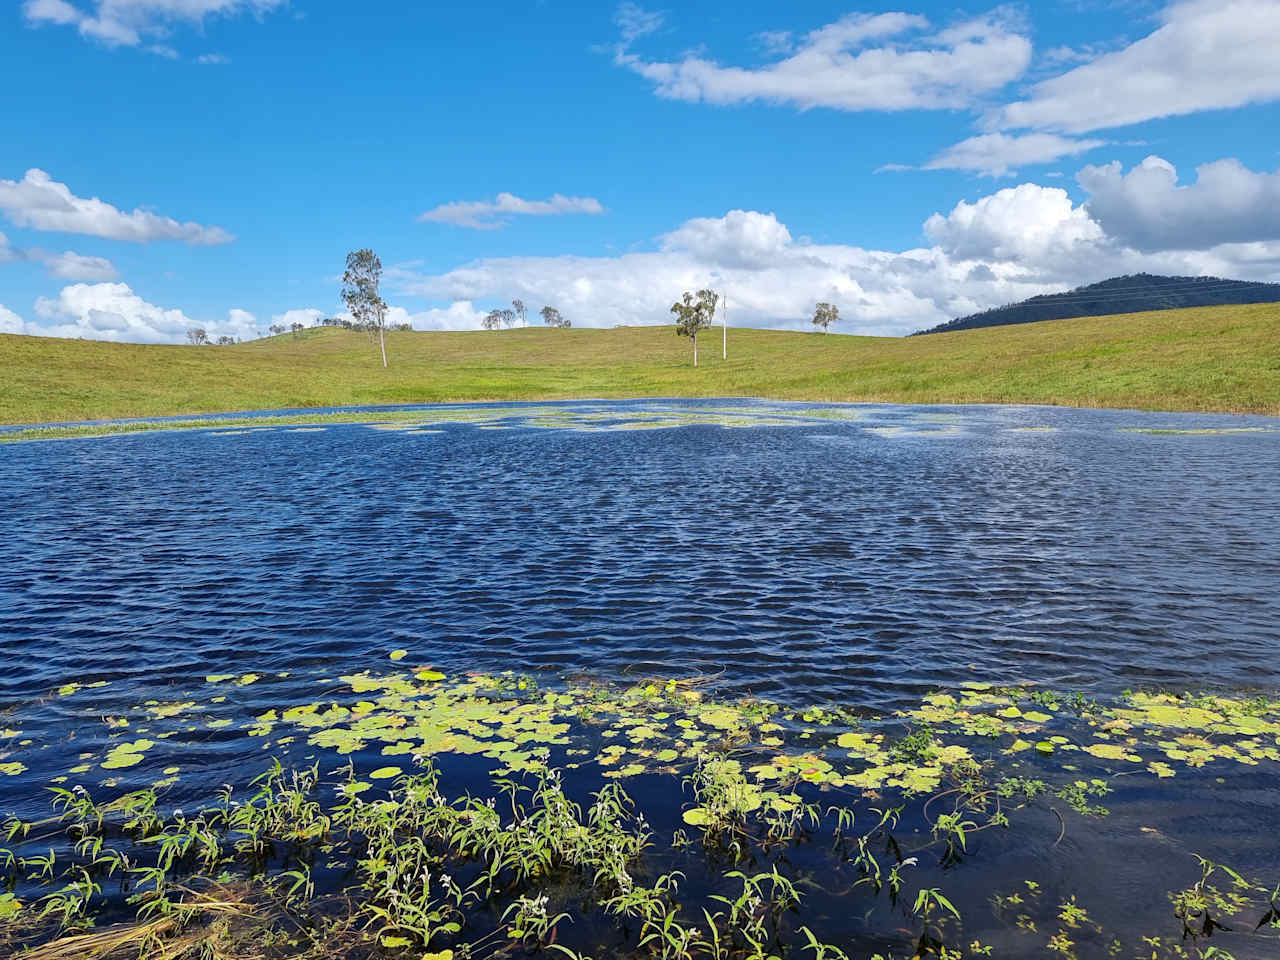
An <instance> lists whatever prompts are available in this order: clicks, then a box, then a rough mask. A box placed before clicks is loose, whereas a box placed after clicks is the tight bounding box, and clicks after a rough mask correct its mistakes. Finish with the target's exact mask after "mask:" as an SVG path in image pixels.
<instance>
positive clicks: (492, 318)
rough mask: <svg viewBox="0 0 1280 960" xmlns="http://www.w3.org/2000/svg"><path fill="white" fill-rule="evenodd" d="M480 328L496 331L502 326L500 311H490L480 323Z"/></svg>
mask: <svg viewBox="0 0 1280 960" xmlns="http://www.w3.org/2000/svg"><path fill="white" fill-rule="evenodd" d="M480 326H482V327H484V328H485V329H486V330H497V329H498V328H499V327H501V326H502V311H501V310H497V309H495V310H490V311H489V315H488V316H486V317H485V318H484V319H483V320H481V321H480Z"/></svg>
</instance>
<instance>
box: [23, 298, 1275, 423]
mask: <svg viewBox="0 0 1280 960" xmlns="http://www.w3.org/2000/svg"><path fill="white" fill-rule="evenodd" d="M671 329H672V328H671V327H632V328H617V329H611V330H600V329H594V330H593V329H579V328H577V327H574V328H573V329H571V330H559V329H556V330H552V329H535V328H532V327H530V328H523V329H515V330H506V331H503V332H501V333H499V334H485V333H482V332H475V333H420V332H408V331H392V332H389V333H388V334H387V348H388V350H389V351H391V353H392V354H394V356H395V360H396V362H395V363H394V364H393V365H392V366H391V367H390V368H388V369H385V370H384V369H382V368H381V367H379V366H376V365H375V364H374V363H373V362H372V361H374V359H375V357H376V348H375V347H374V346H373V345H371V344H370V342H369V338H368V337H367V336H366V335H364V334H362V333H358V332H355V331H349V330H342V329H340V328H336V327H321V328H314V329H308V330H303V331H300V332H298V333H297V334H296V335H294V334H285V335H282V336H276V337H273V338H269V339H265V340H259V341H254V342H251V343H243V344H236V345H233V346H230V347H226V348H223V349H219V350H206V349H204V348H195V347H185V346H149V345H140V344H115V343H97V342H90V341H78V340H58V339H49V338H38V337H21V336H11V335H0V368H3V369H4V370H5V383H4V385H3V387H0V423H8V424H16V423H53V422H65V421H72V420H77V421H78V420H95V419H105V418H120V417H148V416H167V415H178V414H192V413H222V412H227V411H234V410H263V409H293V408H306V407H332V406H350V405H357V404H396V403H429V402H442V401H465V400H497V401H506V400H551V399H564V398H569V397H663V396H665V397H672V396H675V397H714V396H756V397H770V398H773V399H778V400H813V401H883V402H889V403H1047V404H1061V405H1068V406H1088V407H1127V408H1141V409H1152V410H1185V411H1220V412H1234V413H1269V414H1276V413H1278V412H1280V405H1278V403H1277V399H1276V398H1277V397H1280V352H1278V351H1280V348H1278V347H1277V343H1280V338H1278V337H1277V329H1280V306H1277V305H1275V304H1258V305H1248V306H1225V307H1204V308H1195V309H1186V310H1166V311H1159V312H1154V313H1147V314H1128V315H1122V316H1113V317H1086V318H1078V319H1072V320H1054V321H1049V322H1045V323H1034V324H1020V325H1016V326H1005V327H989V328H985V329H982V330H969V331H961V332H958V333H944V334H936V335H930V336H918V337H910V338H905V339H900V338H890V337H853V336H836V337H831V336H826V337H823V336H817V335H814V334H810V333H789V332H782V331H770V330H746V329H737V328H735V329H734V330H731V331H729V349H728V359H727V360H724V359H722V358H721V357H720V356H719V351H711V352H710V353H711V355H710V356H707V355H705V354H706V352H705V351H704V357H703V358H702V361H701V363H700V365H699V366H698V368H697V369H696V370H694V369H693V368H692V367H690V366H689V361H688V354H687V353H686V351H685V349H684V348H682V347H681V345H680V342H679V341H678V339H677V338H675V337H673V336H672V335H671Z"/></svg>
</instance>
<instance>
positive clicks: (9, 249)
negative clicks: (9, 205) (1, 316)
mask: <svg viewBox="0 0 1280 960" xmlns="http://www.w3.org/2000/svg"><path fill="white" fill-rule="evenodd" d="M19 261H27V262H30V263H39V264H43V265H44V266H45V267H46V268H48V270H49V272H50V273H52V274H53V275H54V276H56V277H61V278H62V279H64V280H114V279H115V278H116V277H117V276H118V274H117V273H116V268H115V264H113V263H112V262H111V261H110V260H108V259H106V258H105V257H89V256H85V255H84V254H82V253H76V252H75V251H74V250H66V251H64V252H62V253H50V252H49V251H48V250H41V249H40V248H39V247H33V248H31V249H29V250H20V249H18V248H17V247H14V246H12V245H11V244H10V243H9V238H8V237H6V236H5V235H4V234H3V233H0V263H15V262H19Z"/></svg>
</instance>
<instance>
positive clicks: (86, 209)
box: [0, 169, 234, 246]
mask: <svg viewBox="0 0 1280 960" xmlns="http://www.w3.org/2000/svg"><path fill="white" fill-rule="evenodd" d="M0 210H3V211H4V213H5V214H6V215H7V216H8V217H9V219H10V220H12V221H13V222H14V223H16V224H17V225H18V226H20V227H33V228H35V229H36V230H57V231H61V232H63V233H82V234H87V235H89V236H94V237H107V238H109V239H112V240H127V241H130V242H132V243H150V242H151V241H152V240H181V241H182V242H183V243H187V244H190V245H191V246H206V245H212V244H219V243H230V242H231V241H232V240H233V239H234V237H232V236H231V234H229V233H228V232H227V231H226V230H223V229H222V228H221V227H206V226H202V225H200V224H198V223H179V222H178V221H177V220H174V219H173V218H172V217H162V216H158V215H157V214H154V213H150V212H148V211H146V210H141V209H137V210H134V211H133V212H132V213H124V212H123V211H121V210H118V209H116V208H115V207H113V206H112V205H111V204H109V203H105V202H103V201H102V200H99V199H98V198H97V197H92V198H90V199H85V198H84V197H77V196H76V195H74V194H73V193H72V192H71V189H70V188H69V187H68V186H67V185H66V184H65V183H59V182H57V181H56V180H54V179H52V178H51V177H50V176H49V174H47V173H45V172H44V171H43V170H36V169H32V170H28V171H27V172H26V175H25V176H24V177H23V178H22V179H21V180H16V181H15V180H0Z"/></svg>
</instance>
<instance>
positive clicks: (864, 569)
mask: <svg viewBox="0 0 1280 960" xmlns="http://www.w3.org/2000/svg"><path fill="white" fill-rule="evenodd" d="M369 416H370V418H371V419H380V420H383V421H386V422H383V423H376V424H375V423H345V424H329V425H325V426H323V427H315V426H308V427H296V426H279V427H272V428H259V427H254V426H253V425H252V423H251V422H246V424H245V425H244V429H241V430H228V429H227V428H225V426H224V427H219V428H211V429H204V430H185V431H181V432H154V433H148V434H140V435H134V436H117V437H109V438H101V439H63V440H57V441H40V442H24V443H13V444H0V518H3V538H2V539H0V654H3V656H4V659H5V663H6V666H7V669H6V670H5V671H3V672H0V735H3V734H4V733H7V732H10V731H4V728H5V727H6V726H7V725H8V726H12V727H14V728H15V729H17V728H19V727H20V728H21V730H20V732H19V733H16V734H15V735H14V736H13V737H10V738H9V740H8V741H7V742H5V741H0V761H2V760H4V759H5V758H6V757H12V758H14V759H17V760H20V761H22V762H23V763H24V764H25V769H24V770H23V771H22V772H21V774H20V775H11V776H8V777H0V790H3V791H4V792H5V798H4V799H5V801H6V802H5V803H3V804H0V814H3V813H5V812H8V811H9V810H14V811H16V812H18V813H20V814H22V815H26V816H33V815H36V814H37V812H38V811H40V810H42V809H44V808H45V806H46V805H47V800H46V799H45V794H44V790H43V787H44V785H45V784H47V783H48V781H49V779H50V778H51V777H52V776H54V775H56V774H63V775H65V774H66V773H67V771H68V768H69V766H70V764H72V763H74V762H76V761H75V759H74V758H75V756H76V754H77V752H80V756H81V758H82V759H83V758H87V757H92V764H93V766H92V767H91V766H90V765H89V764H86V765H85V767H84V768H83V769H85V770H86V771H88V772H87V773H86V774H85V776H87V777H90V778H92V779H91V781H90V782H91V784H103V783H105V784H107V785H108V786H110V787H112V788H113V789H119V790H123V789H127V788H129V787H136V786H145V785H147V784H149V783H152V782H154V781H155V778H156V777H158V776H160V773H161V769H162V768H164V767H165V766H166V765H167V764H169V763H173V762H175V759H177V760H180V761H181V765H182V771H183V774H182V780H181V782H180V783H176V784H173V785H172V786H171V787H170V788H169V789H170V792H169V793H168V795H167V796H168V799H169V801H170V802H172V803H191V804H194V803H198V802H200V800H201V799H203V798H207V797H208V796H209V792H210V790H211V788H212V787H213V786H215V785H217V784H219V783H221V782H223V781H224V780H232V779H235V778H240V779H241V780H242V779H244V775H245V773H246V771H251V772H256V770H257V769H259V768H260V766H261V764H262V762H263V759H264V758H263V757H262V756H261V754H260V749H261V748H262V747H265V746H267V745H266V744H259V743H258V742H257V741H256V740H254V739H253V738H250V737H246V736H245V735H244V732H243V721H245V720H246V719H247V718H251V717H253V716H255V715H257V714H260V713H262V712H263V711H264V710H266V709H268V708H271V707H275V706H280V705H283V704H287V703H306V702H307V701H308V700H311V699H313V698H315V697H316V696H317V695H318V694H317V692H316V691H317V685H316V680H317V679H318V678H319V677H328V678H332V677H333V676H334V675H335V674H336V673H338V672H356V671H359V670H363V669H366V668H372V669H374V670H380V669H385V668H386V666H387V663H388V661H387V654H388V651H390V650H392V649H403V650H405V651H407V658H408V659H407V661H406V662H407V663H412V664H434V665H436V666H437V667H439V668H440V669H442V670H444V671H446V672H448V673H452V674H458V673H462V672H465V671H472V670H475V671H501V670H517V671H522V672H529V673H533V674H536V675H538V676H565V675H576V674H582V675H588V676H590V677H592V678H596V679H601V680H611V679H626V678H632V677H639V676H645V677H650V676H654V675H669V676H679V677H687V676H689V675H691V674H705V675H708V676H716V677H718V680H717V684H716V687H717V690H718V692H719V693H721V694H723V695H725V696H734V695H738V694H754V695H760V696H765V697H768V698H771V699H773V700H777V701H781V702H783V703H785V704H789V705H792V706H799V705H807V704H813V703H837V704H840V705H844V706H848V707H852V708H854V709H856V710H858V711H859V712H862V713H865V714H878V713H884V714H888V713H890V712H892V711H894V710H896V709H900V708H904V707H908V706H912V705H914V704H916V703H918V702H919V697H920V695H921V693H922V692H924V691H926V690H931V689H935V688H939V687H943V688H948V687H954V685H955V684H956V683H958V682H962V681H965V680H978V681H984V682H994V683H1006V682H1031V683H1040V684H1045V685H1047V686H1052V687H1056V688H1062V689H1066V690H1071V691H1084V692H1086V693H1089V694H1092V695H1096V696H1100V697H1103V696H1109V695H1114V694H1116V693H1118V692H1120V691H1121V690H1123V689H1125V688H1129V687H1139V686H1145V687H1164V688H1170V689H1173V690H1193V691H1195V690H1203V689H1210V688H1220V689H1226V690H1230V691H1247V690H1252V689H1261V690H1264V691H1270V692H1272V693H1274V692H1275V691H1276V690H1277V689H1280V661H1278V660H1277V656H1276V655H1277V652H1278V651H1280V497H1278V496H1277V495H1276V491H1277V490H1278V489H1280V421H1277V420H1274V419H1266V418H1245V417H1223V416H1195V415H1172V414H1148V413H1137V412H1132V411H1092V410H1071V409H1056V408H1043V407H1000V406H989V407H919V406H917V407H903V406H885V405H839V406H836V405H816V404H781V403H761V402H756V401H736V400H715V401H705V402H691V401H669V402H664V401H644V402H582V403H567V404H560V405H557V406H555V407H549V406H547V405H529V406H521V405H504V406H501V407H498V406H494V405H473V406H465V407H414V408H401V409H395V410H385V409H384V410H380V411H378V412H376V413H371V414H370V415H369ZM1147 431H1154V432H1147ZM249 671H252V672H254V673H255V674H261V676H262V677H263V680H262V682H259V683H254V684H252V685H248V686H243V687H241V686H237V685H235V684H224V685H223V686H221V687H219V688H218V689H219V690H224V692H225V696H224V697H223V696H220V697H218V698H217V699H215V700H214V701H213V702H212V703H209V702H206V701H207V699H208V697H209V696H210V694H209V693H208V689H209V688H208V687H207V686H206V687H205V689H204V692H202V693H200V692H197V693H193V692H192V691H193V690H194V689H196V688H198V687H201V686H202V685H203V681H204V677H205V676H206V675H208V674H230V675H240V674H244V673H246V672H249ZM91 681H92V682H101V681H107V685H106V686H103V687H101V688H94V689H92V690H87V691H81V692H80V693H79V694H78V695H76V696H63V697H56V698H54V699H52V700H49V701H45V700H44V698H45V697H46V696H47V695H48V694H49V692H50V691H51V690H53V689H55V688H58V687H60V686H62V685H64V684H68V683H88V682H91ZM330 682H332V681H330ZM326 692H328V691H326ZM187 697H197V698H201V706H200V709H201V710H202V711H205V712H202V713H201V715H200V716H201V720H200V722H199V725H196V724H195V723H193V724H192V725H191V726H190V727H189V728H187V729H186V731H185V732H184V733H180V734H179V735H178V736H175V738H174V739H173V740H171V741H166V745H165V747H164V748H163V750H162V749H157V750H156V751H155V752H154V753H155V757H154V759H152V758H151V757H150V755H149V758H148V761H147V762H146V763H144V764H141V765H139V766H138V767H136V768H133V769H130V770H127V771H124V772H123V773H119V774H114V775H111V776H108V775H109V774H113V772H112V771H109V770H100V769H98V768H97V766H96V764H97V763H98V762H99V760H100V759H101V757H102V751H103V750H104V749H106V748H107V747H109V746H110V743H111V741H110V740H109V737H110V736H111V730H110V729H109V728H108V727H107V726H105V725H103V724H102V723H100V722H99V719H100V718H101V717H107V716H111V715H116V716H126V715H130V716H132V715H135V714H136V712H137V710H138V705H139V704H140V703H142V702H143V701H144V700H147V699H148V698H154V699H153V701H152V702H153V703H155V702H156V701H160V702H169V701H178V700H182V699H184V698H187ZM206 708H207V710H206ZM160 709H162V708H160ZM130 711H134V713H133V714H131V713H130ZM151 712H152V713H153V714H154V713H156V709H152V711H151ZM143 713H146V711H145V710H144V711H143ZM178 719H181V718H180V717H179V718H178ZM175 722H177V721H175ZM137 729H138V728H137V725H136V724H135V727H134V730H137ZM143 729H145V728H143ZM139 734H140V731H139V732H137V733H130V734H129V735H130V736H137V735H139ZM19 737H21V738H25V739H23V741H22V742H21V744H19V745H18V746H14V743H15V741H16V740H18V738H19ZM283 744H284V741H283V740H281V741H280V742H279V744H278V746H280V745H283ZM294 746H295V747H297V748H298V751H299V753H300V754H305V753H306V747H305V746H304V745H303V744H301V743H299V744H295V745H294ZM307 756H308V758H310V757H311V756H313V754H307ZM370 762H375V763H376V762H377V761H376V760H371V761H370ZM461 769H463V770H464V771H465V770H472V773H473V774H474V772H475V771H474V769H472V768H470V767H466V766H465V764H464V765H463V767H462V768H461ZM1220 772H1221V771H1220V770H1219V769H1218V768H1217V767H1214V768H1212V769H1206V771H1205V772H1204V775H1196V774H1195V773H1194V772H1188V773H1187V774H1186V775H1179V777H1178V778H1177V781H1176V788H1170V787H1166V786H1164V785H1163V784H1164V781H1160V785H1159V786H1156V785H1154V780H1153V778H1147V779H1146V780H1140V779H1139V778H1126V777H1118V778H1116V780H1115V791H1116V793H1115V795H1114V805H1115V806H1116V807H1117V808H1118V810H1119V811H1120V812H1119V813H1118V814H1117V815H1116V816H1114V817H1112V818H1109V819H1108V820H1106V821H1104V822H1102V823H1101V824H1099V825H1098V826H1096V827H1089V826H1082V825H1081V824H1079V823H1077V822H1076V821H1073V822H1072V830H1071V832H1070V834H1069V835H1067V836H1066V838H1065V840H1063V841H1062V842H1061V843H1059V842H1055V837H1056V836H1057V831H1058V821H1057V820H1056V819H1054V817H1053V816H1051V815H1050V813H1049V811H1048V810H1047V809H1040V810H1039V811H1029V812H1027V813H1026V814H1024V820H1023V822H1024V823H1025V824H1028V825H1029V826H1028V827H1027V828H1026V829H1024V830H1023V831H1013V832H1010V833H1008V834H1007V835H1006V834H1004V833H996V834H988V835H987V836H986V838H984V840H983V841H982V843H981V844H980V845H976V846H975V849H974V850H973V851H971V856H970V858H969V859H970V861H971V865H970V868H969V869H971V870H976V871H977V874H976V875H975V874H973V873H970V874H966V876H969V877H975V876H976V878H978V879H977V881H976V882H973V883H971V884H968V885H961V886H959V887H957V886H956V885H955V884H954V883H951V882H950V881H948V883H950V885H949V886H948V887H947V889H948V890H949V891H950V892H951V893H952V895H953V897H955V898H956V900H957V902H958V903H959V904H960V905H961V907H962V909H963V911H964V913H965V916H966V924H969V923H970V922H971V921H970V918H971V917H977V916H978V915H980V914H982V913H983V911H984V910H986V909H987V908H986V903H985V898H986V897H987V896H988V894H989V891H990V890H992V889H995V888H997V887H999V888H1000V889H1007V888H1008V884H1010V883H1015V882H1017V879H1016V878H1019V877H1023V876H1027V875H1038V876H1041V879H1042V881H1043V882H1044V884H1045V885H1046V888H1048V889H1050V892H1051V895H1053V896H1062V897H1065V896H1066V895H1067V894H1068V893H1069V892H1070V891H1074V890H1079V889H1091V890H1093V891H1094V893H1095V894H1096V896H1095V900H1096V902H1097V904H1098V905H1097V906H1096V908H1095V909H1096V912H1097V914H1099V915H1100V916H1102V917H1103V919H1105V920H1106V921H1107V922H1108V923H1109V924H1120V925H1123V924H1125V923H1130V922H1133V919H1134V918H1135V917H1137V918H1138V920H1139V924H1140V925H1147V926H1142V927H1141V929H1162V928H1161V926H1160V925H1161V924H1167V922H1168V905H1167V901H1166V899H1165V896H1164V892H1163V889H1157V890H1156V891H1155V893H1154V895H1152V887H1151V883H1152V881H1151V878H1152V876H1153V871H1154V872H1155V875H1158V876H1160V877H1164V876H1166V875H1167V876H1171V877H1172V876H1178V877H1179V879H1178V880H1177V881H1176V882H1179V883H1183V882H1189V880H1187V879H1186V878H1185V877H1183V876H1182V874H1185V873H1186V870H1187V864H1188V863H1189V862H1191V858H1190V852H1192V851H1201V850H1203V851H1207V852H1211V853H1215V854H1217V853H1221V855H1222V856H1223V858H1224V859H1229V860H1230V862H1232V863H1233V864H1235V865H1236V866H1237V867H1239V868H1240V869H1246V868H1248V869H1256V870H1258V871H1260V872H1262V871H1266V870H1270V869H1272V867H1273V866H1274V862H1275V854H1276V845H1275V843H1274V841H1272V840H1271V839H1270V838H1269V835H1268V829H1269V828H1268V827H1267V824H1270V825H1272V826H1273V825H1274V823H1275V822H1276V817H1277V816H1280V813H1277V808H1276V800H1275V797H1276V796H1277V789H1280V778H1278V777H1277V776H1276V773H1275V771H1274V770H1273V769H1270V768H1269V767H1263V768H1258V769H1253V768H1239V769H1237V768H1236V767H1235V766H1233V767H1232V769H1231V771H1230V774H1229V775H1230V784H1229V788H1228V787H1224V786H1223V784H1224V782H1225V781H1224V779H1223V778H1222V777H1221V776H1220V775H1219V774H1220ZM104 777H105V778H106V779H105V780H104V779H103V778H104ZM646 782H647V781H646V778H643V777H642V778H640V780H639V781H637V784H636V786H635V789H636V790H637V791H639V792H640V793H644V792H645V790H646V789H649V790H652V791H653V794H654V797H656V800H655V801H654V802H655V803H656V807H657V810H658V814H659V815H660V814H661V813H662V810H663V809H664V805H665V807H666V808H670V809H667V810H666V815H667V816H668V817H669V818H670V819H671V820H672V821H673V822H678V817H679V806H680V804H681V802H682V799H681V798H680V797H678V796H676V797H673V796H671V792H670V789H669V785H656V786H654V785H651V786H649V787H646V786H645V784H646ZM651 799H653V798H651ZM1126 811H1127V812H1126ZM1153 823H1154V824H1157V825H1158V827H1159V830H1158V831H1157V830H1155V829H1154V828H1152V829H1150V832H1144V831H1146V830H1147V829H1148V827H1147V825H1149V824H1153ZM1140 826H1141V827H1143V830H1141V831H1140V830H1139V829H1138V828H1139V827H1140ZM917 827H918V828H920V829H923V826H922V825H917ZM1170 837H1173V838H1174V839H1170ZM796 856H797V857H798V858H799V859H798V860H797V863H800V862H802V861H803V859H804V857H808V856H809V855H808V854H805V855H803V856H802V855H801V854H800V853H798V852H797V854H796ZM1100 863H1106V864H1108V866H1107V869H1106V871H1105V873H1106V875H1105V877H1102V876H1100V875H1099V870H1098V867H1099V864H1100ZM1046 865H1048V868H1047V869H1048V873H1045V872H1044V871H1045V869H1046ZM682 869H691V868H690V867H688V866H686V865H682ZM813 869H814V870H817V871H821V870H823V869H826V868H825V867H823V866H821V865H815V866H814V867H813ZM921 869H922V870H923V869H924V868H923V867H922V868H921ZM1037 871H1040V873H1037ZM922 876H923V874H922ZM931 876H932V875H931ZM943 879H946V878H945V877H941V879H938V880H936V881H934V880H931V881H930V882H942V880H943ZM1191 879H1194V877H1192V878H1191ZM1273 879H1274V878H1273ZM708 882H709V881H708ZM922 882H923V881H922ZM1170 882H1171V883H1172V882H1174V881H1170ZM1001 884H1004V886H1003V887H1001V886H1000V885H1001ZM816 909H818V910H819V911H820V912H822V911H825V912H826V914H827V915H828V919H829V920H831V922H833V923H836V924H837V925H839V924H852V925H853V926H852V927H851V928H849V930H850V932H849V935H850V936H855V935H856V936H858V937H863V938H867V939H866V940H865V943H866V944H868V945H870V946H877V945H886V944H887V945H889V946H895V945H896V947H895V948H900V947H901V945H902V934H901V931H900V930H897V931H896V932H895V931H894V926H893V925H894V924H899V923H901V922H902V921H901V920H900V919H894V917H893V915H891V914H889V913H886V912H883V911H884V909H885V908H883V907H881V908H879V909H881V910H882V912H881V913H879V914H877V915H876V917H874V918H871V919H868V917H862V918H861V919H859V918H855V919H854V920H849V919H848V914H847V909H848V908H847V905H845V904H844V903H843V902H842V901H839V900H836V901H833V902H832V903H829V904H825V905H820V906H818V907H816ZM877 924H878V926H877ZM886 924H887V926H886ZM978 929H979V930H981V928H980V927H979V928H978ZM988 934H989V935H990V936H1001V935H1007V934H1001V933H1000V932H999V931H998V930H993V931H986V932H985V933H984V935H988ZM877 938H879V939H877ZM860 942H861V941H860ZM1237 955H1238V956H1241V957H1245V956H1257V957H1262V956H1265V955H1266V954H1265V951H1264V952H1262V953H1258V952H1256V951H1254V952H1251V948H1249V947H1248V946H1247V945H1246V947H1245V949H1243V950H1242V951H1240V952H1238V954H1237Z"/></svg>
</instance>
